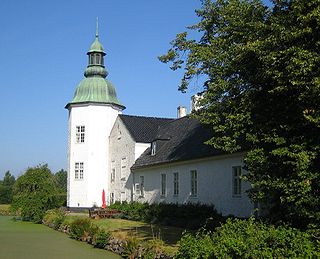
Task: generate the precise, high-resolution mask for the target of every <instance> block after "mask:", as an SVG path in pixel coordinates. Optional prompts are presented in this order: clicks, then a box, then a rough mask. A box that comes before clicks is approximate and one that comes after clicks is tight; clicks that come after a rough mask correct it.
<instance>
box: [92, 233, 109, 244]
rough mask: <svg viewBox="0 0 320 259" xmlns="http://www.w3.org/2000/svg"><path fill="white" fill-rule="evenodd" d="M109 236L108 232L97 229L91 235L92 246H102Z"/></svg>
mask: <svg viewBox="0 0 320 259" xmlns="http://www.w3.org/2000/svg"><path fill="white" fill-rule="evenodd" d="M110 237H111V234H110V232H107V231H105V230H104V229H99V230H98V231H97V233H96V234H95V235H94V236H93V242H92V244H93V246H94V247H97V248H104V247H105V246H106V245H107V243H108V241H109V239H110Z"/></svg>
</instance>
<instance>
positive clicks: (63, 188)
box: [54, 169, 68, 205]
mask: <svg viewBox="0 0 320 259" xmlns="http://www.w3.org/2000/svg"><path fill="white" fill-rule="evenodd" d="M67 178H68V173H67V171H66V170H64V169H61V170H60V171H58V172H56V173H55V175H54V181H55V184H56V187H57V189H58V192H59V197H60V199H61V203H62V204H63V205H67V182H68V179H67Z"/></svg>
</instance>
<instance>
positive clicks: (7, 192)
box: [0, 171, 16, 204]
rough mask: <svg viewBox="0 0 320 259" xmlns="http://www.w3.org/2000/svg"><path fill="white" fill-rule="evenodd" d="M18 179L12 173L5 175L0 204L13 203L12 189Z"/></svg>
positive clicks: (1, 185) (1, 187)
mask: <svg viewBox="0 0 320 259" xmlns="http://www.w3.org/2000/svg"><path fill="white" fill-rule="evenodd" d="M15 181H16V179H15V177H14V176H13V175H11V173H10V171H7V172H6V173H5V176H4V177H3V180H2V181H0V204H10V203H11V201H12V189H13V185H14V183H15Z"/></svg>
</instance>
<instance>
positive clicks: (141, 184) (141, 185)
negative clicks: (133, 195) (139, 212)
mask: <svg viewBox="0 0 320 259" xmlns="http://www.w3.org/2000/svg"><path fill="white" fill-rule="evenodd" d="M139 179H140V197H144V175H140V177H139Z"/></svg>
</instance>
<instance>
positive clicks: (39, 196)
mask: <svg viewBox="0 0 320 259" xmlns="http://www.w3.org/2000/svg"><path fill="white" fill-rule="evenodd" d="M13 191H14V196H13V202H12V204H11V206H12V208H13V209H14V210H16V211H20V213H21V217H22V219H24V220H30V221H33V222H36V223H40V222H41V220H42V217H43V215H44V213H45V212H46V211H47V210H49V209H52V208H56V207H59V206H61V205H62V204H61V199H60V198H59V191H58V189H57V187H56V184H55V180H54V176H53V174H52V173H51V171H50V169H49V168H48V166H47V165H39V166H36V167H31V168H28V169H27V171H26V172H25V173H24V174H23V175H21V176H20V177H18V179H17V181H16V182H15V184H14V189H13Z"/></svg>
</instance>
